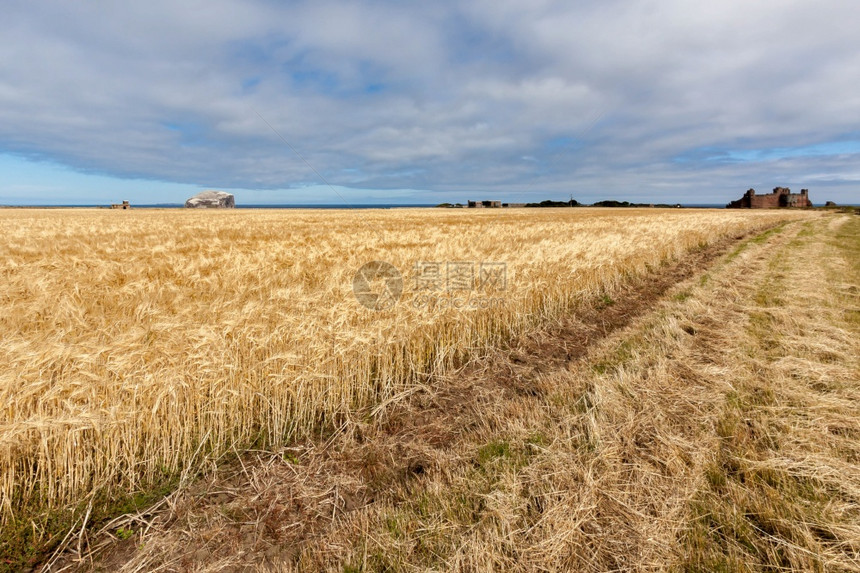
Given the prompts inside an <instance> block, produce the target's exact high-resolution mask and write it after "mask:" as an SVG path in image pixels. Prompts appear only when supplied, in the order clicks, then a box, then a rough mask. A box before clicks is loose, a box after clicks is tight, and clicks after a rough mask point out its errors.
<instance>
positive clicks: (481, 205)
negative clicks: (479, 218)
mask: <svg viewBox="0 0 860 573" xmlns="http://www.w3.org/2000/svg"><path fill="white" fill-rule="evenodd" d="M469 208H470V209H501V208H502V202H501V201H469Z"/></svg>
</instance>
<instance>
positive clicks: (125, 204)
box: [110, 201, 131, 209]
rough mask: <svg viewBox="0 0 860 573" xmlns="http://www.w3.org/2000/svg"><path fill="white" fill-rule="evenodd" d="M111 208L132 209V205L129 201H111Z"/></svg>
mask: <svg viewBox="0 0 860 573" xmlns="http://www.w3.org/2000/svg"><path fill="white" fill-rule="evenodd" d="M110 208H111V209H131V205H129V204H128V201H123V202H122V203H111V206H110Z"/></svg>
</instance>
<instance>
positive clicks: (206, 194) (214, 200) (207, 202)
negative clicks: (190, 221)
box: [185, 191, 236, 209]
mask: <svg viewBox="0 0 860 573" xmlns="http://www.w3.org/2000/svg"><path fill="white" fill-rule="evenodd" d="M185 207H186V208H189V209H233V208H234V207H236V198H235V197H233V195H232V194H230V193H225V192H224V191H203V192H202V193H198V194H197V195H195V196H194V197H191V198H190V199H188V200H187V201H186V202H185Z"/></svg>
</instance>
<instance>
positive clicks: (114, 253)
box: [0, 209, 797, 524]
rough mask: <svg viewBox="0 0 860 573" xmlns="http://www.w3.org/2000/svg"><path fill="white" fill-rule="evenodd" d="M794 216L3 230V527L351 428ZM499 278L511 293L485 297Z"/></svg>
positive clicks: (322, 218)
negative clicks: (232, 455) (689, 261)
mask: <svg viewBox="0 0 860 573" xmlns="http://www.w3.org/2000/svg"><path fill="white" fill-rule="evenodd" d="M794 216H797V214H792V213H785V212H766V213H763V212H737V211H734V212H733V211H716V210H713V211H705V210H657V209H631V210H597V209H546V210H543V209H520V210H498V211H496V210H487V211H474V210H442V209H439V210H432V209H404V210H372V211H346V210H343V211H311V210H284V211H274V210H273V211H257V210H237V211H217V212H216V211H196V210H195V211H182V210H137V211H107V210H5V211H0V225H2V228H3V234H2V238H0V246H2V253H3V256H2V259H0V276H2V280H0V336H2V341H3V343H2V346H0V405H2V409H0V524H8V523H10V522H16V521H21V520H24V521H26V520H28V519H29V515H30V514H27V515H24V514H23V512H25V511H27V512H32V511H33V509H34V508H37V509H38V510H45V511H49V510H52V509H58V508H63V507H70V506H79V505H80V504H81V503H84V504H86V503H88V502H89V503H92V501H93V500H94V499H100V498H104V497H109V496H111V495H114V494H119V493H124V494H127V493H129V492H134V491H136V490H139V489H146V488H148V487H151V486H152V485H153V484H157V483H160V482H162V481H164V480H165V479H172V478H175V476H177V475H179V474H180V473H181V472H183V471H187V470H197V469H200V468H204V467H205V466H206V464H207V463H211V461H212V460H215V459H217V458H218V457H219V456H222V455H224V454H225V453H229V452H231V451H241V450H244V449H248V448H251V447H263V446H272V445H278V444H284V443H287V442H289V441H291V440H296V439H299V438H301V437H302V436H306V435H309V433H310V432H313V431H315V430H319V429H321V428H326V427H328V428H332V427H336V426H337V424H338V423H340V421H342V420H343V419H345V418H348V417H349V416H350V415H352V414H353V413H354V412H356V411H357V409H359V408H361V407H365V406H368V405H372V404H374V403H379V402H381V401H384V400H385V399H386V398H388V397H390V396H392V395H395V394H396V393H398V392H400V391H402V390H403V389H404V387H406V386H407V385H409V384H410V383H415V382H417V381H420V380H421V379H423V377H425V376H427V375H429V374H431V373H438V372H441V371H444V370H445V369H447V368H449V367H451V366H452V365H454V364H457V363H458V362H459V361H462V360H463V359H465V358H467V357H469V356H472V355H475V354H478V353H480V352H481V349H482V348H486V347H488V346H490V345H493V344H497V343H499V342H501V341H504V340H505V339H506V338H507V337H509V336H510V335H512V334H513V333H517V332H521V331H523V329H525V328H527V327H528V326H530V325H534V324H536V323H539V322H542V321H547V320H552V319H553V318H554V317H557V316H559V315H560V314H562V313H564V312H569V311H570V310H571V309H575V307H576V306H577V304H580V303H582V302H583V301H587V300H591V299H593V298H594V297H597V296H601V295H602V294H605V293H611V292H612V290H613V288H614V287H615V286H616V285H617V284H619V283H621V282H623V281H624V280H625V278H626V277H628V276H630V275H633V274H637V273H640V272H644V271H645V270H646V269H653V268H658V267H659V266H660V265H661V264H663V263H665V262H666V261H669V260H673V259H676V258H678V257H680V256H682V255H683V254H684V253H685V252H688V251H691V250H694V249H697V248H700V247H702V246H704V245H706V244H710V243H713V242H715V241H718V240H720V239H722V238H725V237H734V236H738V235H740V234H743V233H746V232H748V231H752V230H756V229H761V228H764V227H766V226H770V225H772V224H774V223H776V222H777V221H778V220H784V219H786V218H790V217H794ZM370 261H385V262H387V263H390V264H391V265H393V267H395V268H396V269H397V270H399V272H400V273H401V274H402V280H403V293H402V297H400V298H399V300H397V302H396V304H393V305H391V306H390V307H386V308H382V309H381V310H372V309H368V308H366V307H365V306H362V305H361V304H359V302H358V301H357V299H356V297H355V295H354V293H353V279H354V277H355V274H356V272H357V271H358V270H359V269H360V268H361V267H362V265H364V264H365V263H368V262H370ZM452 269H453V270H457V272H458V273H460V274H459V275H457V276H458V277H459V278H458V279H457V280H460V281H461V282H460V283H456V282H455V283H454V285H453V286H454V287H456V288H455V289H453V290H452V285H451V282H450V281H451V280H452V278H451V276H448V273H450V272H452ZM488 269H494V272H496V273H497V274H495V275H494V276H495V278H496V279H498V278H499V275H498V272H499V271H500V270H501V271H502V272H503V275H502V278H503V279H504V280H503V281H502V282H499V281H498V280H496V281H494V282H493V281H486V282H483V283H482V282H481V278H482V277H484V275H483V274H482V273H483V272H484V270H488ZM437 272H438V273H439V274H438V275H437V274H436V273H437ZM463 273H465V274H463ZM469 273H471V274H469ZM464 277H465V279H464ZM455 278H456V277H455ZM431 279H432V280H431ZM437 279H438V280H437ZM466 279H468V280H470V281H471V282H468V281H467V283H463V282H462V280H466ZM371 282H373V281H371ZM377 282H378V281H377ZM371 287H373V284H371ZM373 288H377V289H378V288H379V286H378V285H376V287H373ZM373 292H378V291H375V290H374V291H373ZM428 294H430V295H432V296H433V297H435V300H436V303H435V304H428V303H427V301H428V300H429V299H428V298H427V296H428ZM391 302H393V301H391ZM381 306H385V305H381Z"/></svg>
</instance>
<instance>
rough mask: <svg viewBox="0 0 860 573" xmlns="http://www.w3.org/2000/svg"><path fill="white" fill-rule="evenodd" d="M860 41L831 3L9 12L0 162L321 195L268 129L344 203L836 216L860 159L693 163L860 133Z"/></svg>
mask: <svg viewBox="0 0 860 573" xmlns="http://www.w3.org/2000/svg"><path fill="white" fill-rule="evenodd" d="M46 6H48V7H46ZM857 21H860V5H857V4H856V3H854V2H850V1H837V0H830V1H825V2H819V3H816V4H812V3H809V2H800V1H788V0H786V1H780V2H758V3H746V2H743V3H742V2H736V1H728V2H721V3H711V4H691V3H689V2H686V1H682V0H674V1H664V2H660V3H655V2H645V1H632V0H631V1H626V0H613V1H608V2H585V3H569V2H552V1H545V0H541V1H535V2H529V3H523V2H514V1H507V0H504V1H503V0H493V1H476V2H471V3H466V4H463V3H454V2H436V3H424V4H421V5H415V6H413V5H411V4H403V3H395V2H381V1H370V2H363V3H361V4H358V3H352V2H349V3H348V2H336V1H331V0H325V1H318V2H291V3H287V4H278V3H273V2H251V3H239V2H229V1H216V2H185V3H176V2H148V3H139V4H136V5H122V6H121V7H120V6H119V5H113V6H111V5H108V3H98V4H80V5H79V4H69V5H66V6H64V7H58V6H56V5H42V6H38V5H36V4H35V3H28V2H11V3H9V6H8V7H7V12H6V16H5V17H4V23H2V24H0V50H2V52H3V54H4V58H3V59H2V60H0V152H9V153H18V154H24V155H28V156H34V157H40V158H48V159H52V160H54V161H57V162H60V163H63V164H66V165H70V166H72V167H74V168H78V169H83V170H92V171H95V172H101V173H106V174H110V175H115V176H119V177H143V178H152V179H157V180H165V181H175V182H180V183H193V184H198V185H203V186H212V187H225V188H229V187H241V188H261V189H262V188H266V189H278V188H287V187H290V186H301V185H305V184H311V183H317V182H318V181H317V180H316V176H315V175H314V173H313V172H311V171H310V170H309V169H308V168H307V166H306V165H305V164H304V163H303V162H302V161H301V160H300V159H298V158H297V157H296V156H295V155H294V154H293V153H292V151H291V150H290V149H289V148H288V147H287V146H285V145H284V143H283V142H282V141H281V140H280V139H279V137H278V136H277V135H275V134H274V133H272V131H271V130H270V129H269V128H268V127H267V126H266V124H265V122H263V121H261V120H260V118H259V117H258V116H257V114H258V113H259V114H260V115H262V116H263V117H264V118H265V119H266V121H268V122H270V123H271V125H272V126H274V127H275V129H276V130H277V131H278V132H279V133H280V134H281V135H282V136H283V137H284V138H286V139H287V141H289V142H290V144H291V145H293V146H294V147H295V148H296V149H297V150H298V151H299V152H300V153H301V154H302V155H303V156H304V157H305V158H306V159H307V160H308V161H309V162H310V163H311V164H312V165H314V167H315V168H316V169H317V170H319V171H320V172H321V173H323V174H324V176H325V177H326V179H328V180H330V182H331V183H333V184H340V185H344V186H347V187H350V186H353V187H356V188H380V189H399V188H412V189H423V190H427V191H429V192H431V194H432V192H436V193H439V194H445V193H455V192H458V191H462V192H467V191H480V190H489V191H498V192H499V193H508V194H511V195H515V194H517V193H535V194H541V193H543V194H548V193H555V194H566V193H568V192H573V193H575V194H577V195H582V196H583V197H584V198H589V197H590V198H603V197H605V196H607V194H615V195H618V196H622V195H625V196H635V195H637V194H643V195H648V194H651V196H654V195H657V196H659V197H666V198H669V199H671V200H675V199H677V198H680V197H684V196H689V195H690V194H696V195H697V196H700V197H701V198H702V200H705V201H711V200H716V201H720V200H721V198H722V197H724V196H725V195H726V193H729V194H735V193H736V192H737V191H738V190H741V191H742V190H743V189H745V188H746V187H748V186H749V185H759V186H762V185H763V186H765V187H766V186H767V185H776V184H791V185H795V186H798V185H804V186H805V184H806V183H808V184H809V185H812V184H813V183H812V182H815V183H816V184H820V185H822V186H825V187H827V188H829V189H833V191H834V193H836V194H837V195H838V194H840V193H841V194H842V195H840V196H839V197H840V198H842V199H843V200H844V198H848V197H849V196H851V195H852V194H854V195H853V196H855V197H856V192H854V191H853V189H856V187H854V186H855V185H856V184H857V180H858V174H857V170H856V168H855V167H854V165H856V159H857V157H856V154H855V155H851V154H848V156H846V157H834V156H824V157H794V158H790V159H784V160H780V161H774V160H770V161H757V162H744V163H738V162H720V161H715V160H714V159H713V157H712V156H711V155H710V154H709V153H702V152H700V151H699V150H702V149H706V150H707V149H713V150H716V151H715V153H719V151H720V150H744V149H766V148H772V147H802V146H807V145H811V144H815V143H820V142H826V141H834V140H838V139H844V138H846V137H848V138H850V137H855V136H856V134H858V133H860V119H858V118H860V96H858V95H856V94H857V90H856V83H857V80H858V77H860V49H858V48H860V39H858V38H857V36H856V32H855V30H854V27H853V25H852V24H853V23H854V22H857ZM595 118H599V120H598V121H597V122H596V123H595V122H594V120H595ZM852 134H854V135H852ZM558 142H562V143H558ZM523 157H528V158H530V159H528V160H524V159H523ZM659 197H658V198H659Z"/></svg>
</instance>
